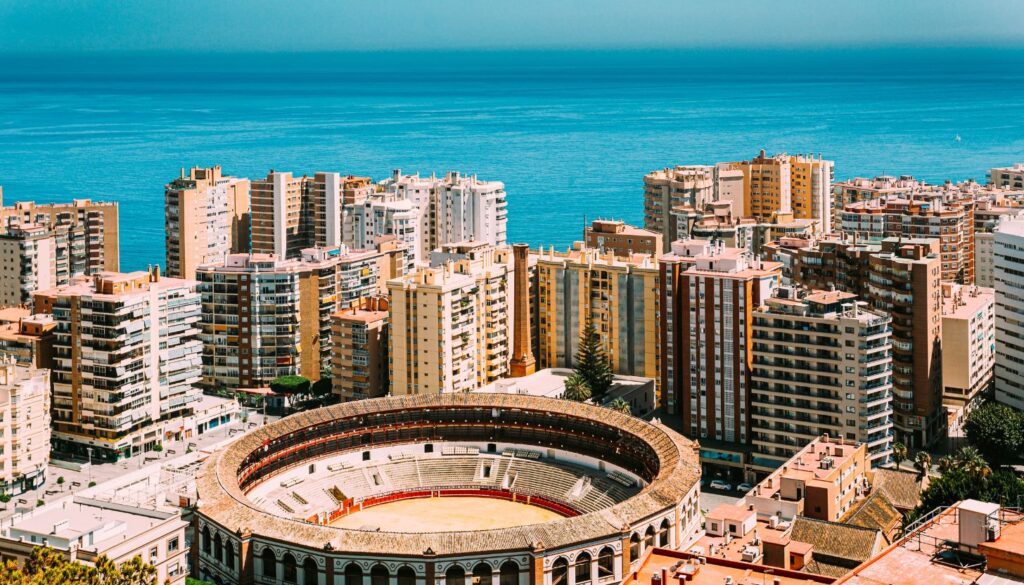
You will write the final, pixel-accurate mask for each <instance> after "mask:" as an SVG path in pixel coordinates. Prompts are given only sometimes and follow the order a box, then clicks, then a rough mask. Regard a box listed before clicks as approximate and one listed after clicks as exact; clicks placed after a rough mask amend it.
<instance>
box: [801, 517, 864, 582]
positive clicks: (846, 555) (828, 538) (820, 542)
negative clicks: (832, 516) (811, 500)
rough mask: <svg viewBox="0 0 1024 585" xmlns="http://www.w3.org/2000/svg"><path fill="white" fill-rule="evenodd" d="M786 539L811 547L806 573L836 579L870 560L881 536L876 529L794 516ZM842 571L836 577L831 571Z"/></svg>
mask: <svg viewBox="0 0 1024 585" xmlns="http://www.w3.org/2000/svg"><path fill="white" fill-rule="evenodd" d="M790 538H792V539H793V540H794V541H799V542H806V543H808V544H810V545H812V546H814V551H813V553H812V556H813V557H814V563H813V565H814V567H816V569H812V568H810V567H811V564H808V571H809V572H817V573H819V574H821V575H830V576H839V575H842V574H844V573H846V572H847V571H850V570H851V569H853V568H855V567H856V566H857V565H859V564H861V563H863V562H864V561H866V560H868V559H870V558H871V557H872V556H873V555H874V554H875V553H877V552H878V551H879V550H880V549H881V548H882V534H881V532H879V531H878V530H872V529H869V528H861V527H859V526H853V525H850V524H840V523H838V522H826V521H824V520H816V519H813V518H806V517H804V516H797V517H796V518H795V519H794V520H793V529H792V530H791V531H790ZM839 568H845V570H844V571H843V572H842V573H839V574H838V575H837V574H835V573H833V572H831V571H838V570H839Z"/></svg>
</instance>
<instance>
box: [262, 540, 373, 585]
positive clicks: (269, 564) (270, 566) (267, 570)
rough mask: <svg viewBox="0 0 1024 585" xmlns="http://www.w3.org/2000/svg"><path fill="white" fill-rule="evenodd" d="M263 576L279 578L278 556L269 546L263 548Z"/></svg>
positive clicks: (347, 584)
mask: <svg viewBox="0 0 1024 585" xmlns="http://www.w3.org/2000/svg"><path fill="white" fill-rule="evenodd" d="M263 576H264V577H270V578H272V579H277V557H275V556H274V551H272V550H270V549H269V548H265V549H263ZM345 585H362V583H358V584H352V583H346V584H345Z"/></svg>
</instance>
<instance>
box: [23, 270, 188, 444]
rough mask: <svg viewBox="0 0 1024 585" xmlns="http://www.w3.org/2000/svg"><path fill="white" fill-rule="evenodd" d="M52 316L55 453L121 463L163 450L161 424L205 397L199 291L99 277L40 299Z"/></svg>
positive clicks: (170, 282)
mask: <svg viewBox="0 0 1024 585" xmlns="http://www.w3.org/2000/svg"><path fill="white" fill-rule="evenodd" d="M35 302H36V310H37V312H48V313H52V314H53V319H54V321H55V322H56V325H57V326H56V328H55V329H54V331H55V335H56V339H55V342H54V352H55V356H54V366H53V373H52V376H53V447H54V450H55V451H61V452H69V453H72V454H74V455H76V456H79V457H86V456H89V457H91V458H92V459H94V460H95V459H100V460H108V461H109V460H118V459H121V458H124V457H130V456H132V455H136V454H139V453H142V452H144V451H149V450H151V449H152V448H153V447H154V446H155V445H156V444H158V443H159V442H160V440H161V438H162V437H161V436H160V432H159V430H158V429H156V428H155V427H154V424H155V423H156V422H157V421H163V420H168V419H174V418H179V417H183V416H186V415H188V414H190V412H191V409H192V406H193V403H195V402H196V401H198V400H199V399H200V396H201V393H200V392H199V390H198V389H197V387H196V386H195V385H196V383H198V382H199V380H200V375H201V373H202V369H201V355H202V343H201V342H200V340H199V330H198V329H197V325H198V322H199V318H200V299H199V294H198V293H196V292H195V282H193V281H188V280H181V279H176V278H161V276H160V272H159V270H156V271H154V272H150V273H147V272H131V273H107V272H105V273H100V274H98V275H96V276H94V277H91V278H87V277H83V278H79V279H77V280H76V281H75V282H73V283H71V284H69V285H65V286H60V287H57V288H53V289H49V290H46V291H40V292H38V293H36V295H35Z"/></svg>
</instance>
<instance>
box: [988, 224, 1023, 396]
mask: <svg viewBox="0 0 1024 585" xmlns="http://www.w3.org/2000/svg"><path fill="white" fill-rule="evenodd" d="M994 251H995V263H994V264H995V278H994V279H995V292H996V306H995V313H996V364H995V398H996V400H997V401H998V402H1002V403H1003V404H1006V405H1008V406H1012V407H1013V408H1016V409H1018V410H1024V217H1015V218H1012V219H1007V220H1004V221H1003V222H1001V223H1000V224H999V227H997V228H996V231H995V241H994Z"/></svg>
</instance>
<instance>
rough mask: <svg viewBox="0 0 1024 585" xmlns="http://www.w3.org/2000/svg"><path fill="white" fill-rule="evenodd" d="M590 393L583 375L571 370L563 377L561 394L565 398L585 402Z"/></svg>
mask: <svg viewBox="0 0 1024 585" xmlns="http://www.w3.org/2000/svg"><path fill="white" fill-rule="evenodd" d="M590 395H591V392H590V386H589V385H587V381H586V380H584V379H583V376H580V375H579V374H577V373H576V372H573V373H572V374H570V375H569V377H568V378H566V379H565V393H564V394H563V395H562V396H563V398H565V399H566V400H572V401H575V402H586V401H587V400H590Z"/></svg>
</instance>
